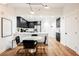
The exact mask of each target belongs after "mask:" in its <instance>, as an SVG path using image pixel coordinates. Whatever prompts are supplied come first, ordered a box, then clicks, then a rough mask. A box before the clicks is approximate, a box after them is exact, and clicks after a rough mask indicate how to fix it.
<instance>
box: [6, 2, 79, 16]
mask: <svg viewBox="0 0 79 59" xmlns="http://www.w3.org/2000/svg"><path fill="white" fill-rule="evenodd" d="M42 4H43V5H47V6H48V7H49V9H45V8H44V6H42V5H41V3H31V7H32V10H33V11H34V12H35V15H60V14H61V13H62V10H63V8H64V7H65V6H70V5H79V4H78V3H42ZM6 5H7V6H9V7H12V8H15V9H16V13H17V15H27V14H29V15H30V11H31V9H30V6H29V4H28V3H8V4H6Z"/></svg>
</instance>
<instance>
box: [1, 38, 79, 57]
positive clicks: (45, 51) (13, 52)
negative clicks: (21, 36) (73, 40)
mask: <svg viewBox="0 0 79 59" xmlns="http://www.w3.org/2000/svg"><path fill="white" fill-rule="evenodd" d="M18 51H19V52H18ZM17 52H18V53H17ZM0 55H1V56H27V55H28V53H27V52H25V50H24V49H23V46H18V47H16V48H14V49H10V50H7V51H5V52H3V53H1V54H0ZM29 56H78V54H76V52H75V51H73V50H72V49H70V48H68V47H66V46H63V45H62V44H60V43H59V42H57V41H55V40H53V39H50V40H48V46H47V45H44V44H38V50H37V52H36V53H35V55H29Z"/></svg>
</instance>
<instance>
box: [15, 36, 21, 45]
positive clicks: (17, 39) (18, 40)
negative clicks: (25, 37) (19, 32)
mask: <svg viewBox="0 0 79 59" xmlns="http://www.w3.org/2000/svg"><path fill="white" fill-rule="evenodd" d="M15 40H16V43H17V44H18V43H20V37H19V36H17V37H16V38H15Z"/></svg>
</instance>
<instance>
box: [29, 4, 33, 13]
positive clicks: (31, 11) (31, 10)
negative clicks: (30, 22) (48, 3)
mask: <svg viewBox="0 0 79 59" xmlns="http://www.w3.org/2000/svg"><path fill="white" fill-rule="evenodd" d="M29 7H30V13H31V14H34V11H33V9H32V7H31V5H30V3H29Z"/></svg>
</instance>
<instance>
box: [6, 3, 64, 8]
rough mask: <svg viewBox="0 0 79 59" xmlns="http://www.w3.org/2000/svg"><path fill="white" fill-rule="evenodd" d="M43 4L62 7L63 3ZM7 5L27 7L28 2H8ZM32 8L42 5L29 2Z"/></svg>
mask: <svg viewBox="0 0 79 59" xmlns="http://www.w3.org/2000/svg"><path fill="white" fill-rule="evenodd" d="M42 4H43V5H48V6H49V7H50V8H63V7H64V5H65V4H64V3H42ZM7 5H8V6H11V7H14V8H29V4H28V3H8V4H7ZM31 6H32V8H36V7H37V8H38V7H39V8H40V7H43V6H42V5H41V3H31Z"/></svg>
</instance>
